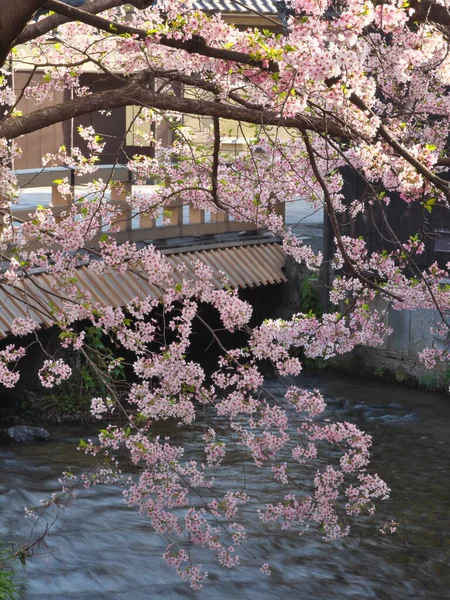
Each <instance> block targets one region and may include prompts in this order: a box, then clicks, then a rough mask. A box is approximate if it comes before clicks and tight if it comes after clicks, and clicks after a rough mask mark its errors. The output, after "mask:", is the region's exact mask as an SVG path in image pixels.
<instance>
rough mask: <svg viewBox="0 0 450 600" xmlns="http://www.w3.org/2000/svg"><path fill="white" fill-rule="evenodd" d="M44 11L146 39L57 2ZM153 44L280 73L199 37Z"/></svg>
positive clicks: (130, 29)
mask: <svg viewBox="0 0 450 600" xmlns="http://www.w3.org/2000/svg"><path fill="white" fill-rule="evenodd" d="M120 4H123V2H120ZM46 7H47V8H48V9H49V10H53V11H55V12H57V13H58V14H60V15H62V16H64V17H66V18H67V20H72V21H81V22H82V23H86V25H90V26H91V27H95V28H96V29H101V30H102V31H106V32H107V33H111V34H118V35H121V34H124V33H125V34H129V35H132V36H134V37H136V38H138V39H141V40H145V39H147V38H149V35H148V33H147V32H146V31H144V30H143V29H137V28H136V27H130V26H129V25H123V24H122V23H115V22H114V23H113V22H112V21H110V20H108V19H104V18H103V17H99V16H98V15H95V14H92V13H91V12H87V11H86V10H81V9H79V8H75V7H73V6H69V5H68V4H64V3H63V2H59V0H48V2H47V4H46ZM23 41H28V40H27V38H22V36H21V39H20V40H19V42H20V43H22V42H23ZM155 43H156V44H160V45H161V46H166V47H168V48H174V49H176V50H184V51H185V52H188V53H189V54H200V55H201V56H206V57H208V58H217V59H220V60H227V61H231V62H236V63H240V64H245V65H250V66H253V67H258V68H259V69H264V70H268V71H271V72H277V71H278V70H279V67H278V64H277V63H276V62H275V61H272V60H271V61H262V60H257V59H254V58H252V57H251V56H250V55H249V54H247V53H246V52H236V51H235V50H225V49H223V48H212V47H211V46H208V45H207V44H206V43H205V41H204V40H203V39H202V38H201V37H199V36H194V37H193V38H192V39H190V40H178V39H174V38H168V37H166V36H162V37H160V38H159V39H158V41H157V42H155Z"/></svg>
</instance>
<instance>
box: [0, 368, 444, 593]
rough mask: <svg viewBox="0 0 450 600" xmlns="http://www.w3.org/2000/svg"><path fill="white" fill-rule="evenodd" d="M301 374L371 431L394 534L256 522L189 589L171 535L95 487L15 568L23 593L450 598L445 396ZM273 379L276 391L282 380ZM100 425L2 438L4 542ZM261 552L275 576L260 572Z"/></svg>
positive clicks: (233, 475)
mask: <svg viewBox="0 0 450 600" xmlns="http://www.w3.org/2000/svg"><path fill="white" fill-rule="evenodd" d="M303 382H304V384H305V385H306V386H307V387H310V388H319V389H320V390H321V391H322V392H323V394H324V395H325V397H326V400H327V402H328V404H329V409H328V412H329V416H332V417H334V418H339V419H342V420H344V419H346V420H351V421H353V422H355V423H356V424H358V425H359V426H361V427H363V428H364V429H365V430H366V431H368V432H369V433H371V434H372V436H373V439H374V447H375V451H374V454H373V470H374V471H376V472H378V473H379V474H380V475H381V476H382V477H383V478H384V479H385V480H386V481H387V483H388V484H389V485H390V487H391V488H392V496H391V499H390V500H389V501H387V502H384V503H383V504H382V505H381V506H380V508H379V511H378V515H379V517H380V518H381V520H383V519H385V520H390V519H392V518H394V519H395V520H396V521H398V522H399V523H400V524H399V528H398V531H397V532H396V533H395V534H394V535H392V536H383V535H381V534H380V533H379V530H378V529H379V528H378V526H377V525H376V523H374V522H372V521H369V520H365V519H361V520H360V522H358V525H357V526H356V527H355V528H354V529H353V533H352V535H351V536H350V537H349V538H346V539H345V540H342V541H338V542H326V541H323V540H322V539H321V538H320V536H319V535H318V534H315V535H309V534H308V535H307V536H304V537H299V536H298V535H296V534H294V533H284V534H281V533H280V532H279V531H278V532H277V531H273V532H272V533H270V532H269V533H267V532H263V531H262V530H255V533H254V536H253V537H252V540H251V544H250V548H249V551H248V555H247V554H243V561H242V563H243V564H242V566H241V567H239V568H238V569H233V570H231V571H230V570H227V569H222V568H220V567H219V566H217V565H215V564H214V563H213V562H212V561H209V562H208V563H207V564H206V562H205V560H203V564H204V566H205V568H207V570H208V571H209V574H210V578H209V581H207V583H206V584H205V587H204V588H203V590H201V591H199V592H193V591H191V590H190V589H189V588H188V587H187V586H186V585H185V584H184V583H182V582H181V581H180V580H179V579H178V577H177V575H176V574H175V572H174V571H173V570H172V568H171V567H168V566H167V565H166V564H165V562H164V560H163V559H162V558H161V554H162V552H163V551H164V549H165V543H164V541H163V540H161V539H160V538H159V536H157V535H155V534H154V533H152V532H151V530H150V527H149V525H148V522H147V521H146V519H145V518H144V517H142V516H140V515H139V514H137V513H136V512H135V511H134V509H132V508H128V507H127V506H126V505H125V504H124V503H123V501H122V498H121V490H120V489H119V488H118V487H106V486H97V487H94V488H92V489H91V490H89V491H86V492H83V493H81V494H80V497H79V498H78V499H76V500H75V501H73V503H72V504H71V506H70V507H69V508H67V509H66V510H65V511H64V513H63V514H62V515H61V516H60V517H59V518H58V519H57V520H56V521H55V522H54V523H53V524H52V527H51V529H50V533H49V535H47V537H46V539H45V543H43V544H42V545H41V546H40V547H39V548H38V549H37V551H36V554H35V556H34V557H33V558H31V559H30V560H29V561H28V563H27V568H26V570H24V571H23V572H19V577H20V578H21V579H22V580H24V589H23V598H24V599H25V600H71V599H73V600H75V599H76V600H106V599H107V600H122V599H123V600H147V599H151V600H154V599H155V600H156V599H164V600H165V599H177V600H180V599H185V598H186V599H190V598H193V599H194V598H195V599H199V600H204V599H205V600H206V599H208V600H215V599H220V600H228V599H230V600H246V599H249V600H250V599H252V600H268V599H282V598H283V599H284V598H286V600H287V599H289V600H291V599H292V600H311V599H314V600H331V599H333V600H340V599H343V600H363V599H369V598H370V599H375V600H388V599H389V600H391V599H392V600H394V599H395V600H404V599H411V600H419V599H427V600H445V599H446V598H449V599H450V462H449V461H450V398H448V397H446V396H443V395H438V394H427V393H424V392H418V391H411V390H405V389H402V388H399V387H394V386H389V385H383V384H378V383H374V382H362V381H359V380H351V379H346V378H340V377H337V376H334V375H329V374H325V375H320V376H316V375H309V376H305V377H303ZM268 385H269V387H270V388H271V390H272V391H273V392H275V393H277V392H281V388H280V384H279V383H275V382H269V384H268ZM94 433H95V431H94V430H93V429H92V430H91V429H87V428H86V427H60V428H55V429H51V434H52V438H51V441H50V442H48V443H43V444H34V445H29V446H20V445H14V446H9V447H0V539H1V538H3V539H14V540H16V541H19V542H23V541H24V540H26V539H27V537H28V536H29V534H30V528H31V525H32V523H31V522H30V521H29V520H25V519H24V518H23V507H24V506H30V505H35V504H36V503H37V502H38V501H39V499H40V498H42V497H44V496H46V495H48V494H49V493H51V492H52V491H56V490H58V484H57V478H58V476H59V475H60V473H61V472H62V471H63V470H65V469H67V468H68V467H70V468H71V469H72V470H74V471H78V472H79V471H80V470H81V469H83V468H86V467H88V466H89V464H88V463H89V459H88V457H86V456H85V455H83V454H81V453H80V452H78V451H77V450H76V443H77V441H78V440H79V438H80V437H88V436H89V435H93V434H94ZM199 435H200V432H198V433H196V432H195V431H194V432H192V431H191V432H189V435H188V434H187V433H185V432H182V431H181V430H178V431H176V432H175V433H174V435H173V437H174V438H176V439H177V441H178V440H181V439H183V436H185V438H186V439H185V440H184V441H185V442H187V443H188V447H189V452H190V453H191V455H195V452H196V447H197V445H198V439H199V438H198V436H199ZM251 475H252V473H251V470H250V471H247V473H246V478H247V482H248V486H249V487H248V491H249V492H250V493H251V494H253V495H254V496H255V498H256V500H255V502H260V503H261V504H262V503H264V502H265V501H267V500H268V499H269V498H270V493H271V492H272V491H273V483H270V482H269V481H266V482H264V481H261V480H257V481H258V482H257V483H256V482H255V480H252V477H251ZM299 476H300V477H301V475H299ZM225 477H226V478H229V479H230V480H231V481H235V480H239V478H242V477H243V474H242V469H241V467H240V465H239V464H238V463H236V465H234V466H233V465H231V466H230V467H228V468H227V469H226V470H225ZM39 526H40V525H39ZM203 558H205V557H202V559H203ZM266 560H267V561H268V562H270V563H271V565H272V568H273V573H272V576H271V577H266V576H264V575H262V574H261V573H259V571H258V566H260V565H261V564H262V563H263V562H265V561H266Z"/></svg>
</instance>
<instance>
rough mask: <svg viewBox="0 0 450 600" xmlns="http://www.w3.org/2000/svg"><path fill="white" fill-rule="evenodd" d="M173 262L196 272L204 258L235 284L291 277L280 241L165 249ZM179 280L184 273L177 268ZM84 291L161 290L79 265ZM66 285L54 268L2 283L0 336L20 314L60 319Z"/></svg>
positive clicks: (115, 300) (125, 299) (97, 295)
mask: <svg viewBox="0 0 450 600" xmlns="http://www.w3.org/2000/svg"><path fill="white" fill-rule="evenodd" d="M165 256H166V258H167V259H168V260H169V262H170V263H171V264H172V266H173V267H177V266H183V267H185V268H186V274H189V273H191V274H192V273H193V265H194V263H195V262H196V261H198V260H200V261H202V262H203V263H205V264H206V265H208V266H209V267H210V268H211V269H212V271H213V273H214V278H213V280H214V283H215V285H216V286H217V287H218V288H221V287H222V279H223V276H222V277H221V274H225V276H226V277H227V279H228V282H229V285H230V287H232V288H252V287H258V286H262V285H271V284H276V283H282V282H286V281H287V279H286V277H285V275H284V273H283V270H282V269H283V267H284V264H285V254H284V252H283V250H282V249H281V246H280V245H279V244H277V243H266V244H253V245H246V246H234V247H228V248H217V249H212V250H200V251H193V252H184V253H176V254H165ZM174 279H175V281H176V282H180V283H181V280H182V277H181V275H179V274H178V273H177V272H175V273H174ZM75 285H76V286H77V288H78V289H79V290H80V292H86V291H89V292H90V294H91V296H92V300H93V301H94V302H99V303H101V304H104V305H105V306H106V305H109V306H113V307H114V308H117V307H119V306H126V305H127V304H129V303H130V302H131V301H132V300H133V299H136V298H139V299H141V300H143V299H144V298H146V297H147V296H149V295H150V296H151V297H152V298H157V297H158V296H160V290H159V289H158V288H157V287H156V286H154V285H151V284H149V283H148V282H147V281H145V280H144V279H143V278H142V277H139V275H138V274H135V273H133V272H131V271H127V272H126V273H125V274H119V273H117V272H116V271H112V270H111V271H109V272H107V273H106V274H103V275H99V274H98V273H96V272H94V271H93V270H92V269H91V268H90V267H89V266H83V267H79V268H78V269H77V281H76V283H75ZM58 289H61V285H58V280H56V284H55V277H54V276H53V275H52V274H51V273H46V272H42V273H38V274H34V275H33V276H32V277H29V278H21V279H19V280H18V282H17V283H16V284H15V285H14V287H12V286H10V285H7V284H5V283H1V284H0V337H7V336H8V335H11V329H10V328H11V323H12V321H13V320H14V319H16V318H18V317H23V318H26V317H30V318H31V319H33V320H34V321H35V322H36V323H39V326H41V327H42V326H43V327H49V326H51V325H53V324H54V320H53V317H52V314H51V313H52V312H55V311H56V312H57V311H58V310H59V309H60V308H61V307H62V306H63V303H64V297H63V296H62V293H61V296H58V295H57V294H55V293H54V290H58Z"/></svg>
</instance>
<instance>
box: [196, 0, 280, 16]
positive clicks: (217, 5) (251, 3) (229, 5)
mask: <svg viewBox="0 0 450 600" xmlns="http://www.w3.org/2000/svg"><path fill="white" fill-rule="evenodd" d="M195 4H196V6H198V7H199V8H200V9H201V10H206V11H212V10H217V11H220V12H225V13H245V12H249V9H251V10H256V11H258V12H260V13H263V14H266V15H267V14H269V15H275V14H277V8H276V6H275V1H273V0H239V2H234V1H233V0H196V2H195ZM243 5H244V6H243Z"/></svg>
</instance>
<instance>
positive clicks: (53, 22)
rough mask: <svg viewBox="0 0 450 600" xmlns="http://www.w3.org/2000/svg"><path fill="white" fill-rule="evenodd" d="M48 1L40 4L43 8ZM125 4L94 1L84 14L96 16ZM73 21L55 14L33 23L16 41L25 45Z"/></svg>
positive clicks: (100, 0)
mask: <svg viewBox="0 0 450 600" xmlns="http://www.w3.org/2000/svg"><path fill="white" fill-rule="evenodd" d="M46 1H47V0H42V2H41V3H40V4H41V6H43V5H44V4H45V3H46ZM123 4H125V2H124V0H93V1H92V2H90V3H89V4H87V5H84V7H83V12H84V13H89V14H93V15H96V14H98V13H101V12H103V11H105V10H108V9H109V8H117V7H118V6H122V5H123ZM52 10H53V9H52ZM71 20H72V19H71V18H68V17H65V16H62V15H60V14H54V15H51V16H50V17H47V18H46V19H41V20H40V21H38V22H37V23H31V24H30V25H28V26H27V27H25V29H24V30H23V31H22V33H21V35H20V36H19V37H18V38H17V40H16V44H25V43H26V42H30V41H31V40H35V39H36V38H38V37H41V35H45V34H46V33H50V31H53V30H54V29H56V28H57V27H58V26H59V25H62V24H63V23H68V22H69V21H71Z"/></svg>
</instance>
